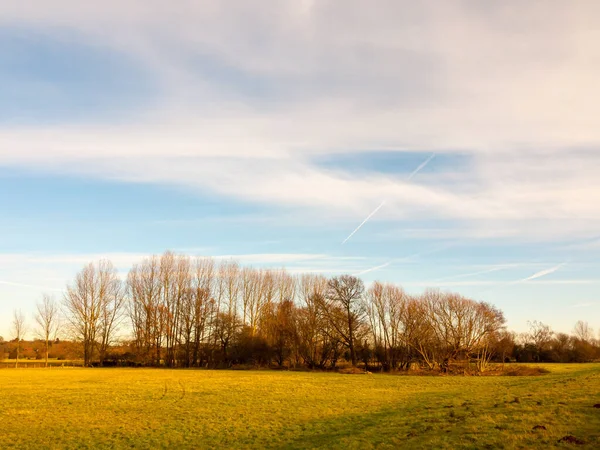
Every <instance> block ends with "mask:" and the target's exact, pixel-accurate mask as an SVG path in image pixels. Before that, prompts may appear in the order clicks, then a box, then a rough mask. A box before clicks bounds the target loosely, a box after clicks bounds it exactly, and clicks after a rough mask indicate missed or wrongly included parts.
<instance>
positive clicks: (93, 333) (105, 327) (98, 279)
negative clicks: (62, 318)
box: [64, 260, 126, 365]
mask: <svg viewBox="0 0 600 450" xmlns="http://www.w3.org/2000/svg"><path fill="white" fill-rule="evenodd" d="M125 299H126V296H125V291H124V289H123V285H122V282H121V280H120V279H119V277H118V275H117V271H116V270H115V268H114V267H113V265H112V263H111V262H110V261H106V260H102V261H100V262H98V263H97V264H92V263H90V264H88V265H87V266H85V267H84V268H83V269H82V270H81V272H79V273H78V274H77V275H76V277H75V281H74V282H73V284H71V285H70V286H68V287H67V293H66V294H65V298H64V307H65V315H66V319H67V321H68V323H69V325H70V328H71V333H72V334H73V336H74V337H75V338H76V339H77V340H79V341H81V342H82V344H83V359H84V364H85V365H89V364H90V363H91V362H92V359H93V358H94V357H95V356H96V353H97V357H98V359H99V361H100V364H102V362H103V360H104V358H105V357H106V351H107V349H108V347H109V345H110V344H111V342H112V340H113V339H114V337H115V332H116V329H117V327H118V325H119V323H120V321H121V318H122V313H123V307H124V305H125Z"/></svg>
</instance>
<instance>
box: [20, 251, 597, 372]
mask: <svg viewBox="0 0 600 450" xmlns="http://www.w3.org/2000/svg"><path fill="white" fill-rule="evenodd" d="M35 318H36V323H37V330H38V331H39V337H40V338H41V340H42V342H44V343H45V355H46V361H47V359H48V348H49V346H50V345H51V342H52V338H53V336H55V335H56V333H57V332H58V330H59V327H60V329H61V330H62V332H63V334H67V335H69V336H70V337H71V338H72V339H74V340H75V341H77V342H79V343H80V346H81V356H82V357H83V361H84V364H85V365H92V364H99V365H106V364H108V363H110V364H114V363H115V362H118V363H121V364H123V363H126V364H133V365H141V366H166V367H209V368H226V367H232V366H233V365H248V366H266V367H269V366H274V367H279V368H283V367H287V368H290V367H296V368H298V367H306V368H309V369H329V368H336V367H337V366H339V364H340V363H342V362H344V363H348V364H351V365H352V366H357V365H361V366H362V365H364V367H365V368H372V369H377V370H383V371H392V370H402V369H408V368H414V367H419V368H427V369H431V370H440V371H448V370H450V367H451V365H452V364H454V363H456V361H462V362H467V363H469V364H472V365H473V367H474V368H476V370H478V371H480V372H483V371H485V370H486V369H487V368H488V366H489V364H490V362H492V361H504V360H508V359H511V358H513V359H521V360H533V361H544V360H547V359H549V358H555V359H560V360H561V361H562V360H565V361H567V360H568V361H571V360H591V359H594V358H598V357H600V346H599V343H598V341H596V340H594V338H593V332H592V330H591V329H590V328H589V327H588V326H587V324H585V323H583V322H581V323H578V324H577V327H576V330H577V331H576V333H575V335H574V336H567V335H565V336H566V338H565V336H562V335H555V334H554V333H552V331H551V330H550V329H549V328H548V327H547V326H545V325H543V324H540V323H538V322H534V323H532V324H531V325H532V326H531V332H530V333H527V334H523V335H520V336H518V335H516V334H514V333H510V332H509V331H507V330H506V328H505V318H504V315H503V313H502V311H500V310H499V309H497V308H495V307H494V306H492V305H490V304H488V303H485V302H480V301H475V300H472V299H469V298H466V297H463V296H461V295H459V294H456V293H451V292H442V291H439V290H433V289H429V290H426V291H425V292H423V293H422V294H420V295H409V294H408V293H406V292H405V291H404V290H403V289H402V288H401V287H399V286H397V285H394V284H390V283H381V282H374V283H373V284H372V285H371V286H370V287H369V288H368V289H365V286H364V284H363V282H362V280H361V279H360V278H358V277H355V276H351V275H342V276H337V277H332V278H326V277H324V276H322V275H316V274H301V275H297V276H293V275H291V274H289V273H288V272H286V271H285V270H271V269H256V268H252V267H242V266H240V265H239V264H238V263H237V262H235V261H216V260H214V259H211V258H190V257H187V256H183V255H176V254H174V253H171V252H166V253H164V254H163V255H161V256H152V257H149V258H146V259H144V260H143V261H141V262H140V263H138V264H136V265H134V266H133V267H132V268H131V270H130V271H129V273H128V275H127V277H126V279H125V280H123V279H121V278H120V277H119V275H118V273H117V270H116V269H115V267H114V266H113V265H112V263H111V262H110V261H107V260H103V261H99V262H97V263H90V264H88V265H86V266H85V267H84V268H83V269H82V270H81V271H80V272H79V273H78V274H77V275H76V276H75V278H74V280H73V281H72V283H70V284H69V285H68V286H67V289H66V293H65V295H64V297H63V298H62V299H61V301H60V303H57V302H55V301H54V300H53V299H51V298H50V297H49V296H44V298H43V300H42V301H41V302H40V303H39V304H38V307H37V311H36V314H35ZM24 322H25V319H24V316H23V314H22V313H21V312H19V311H15V314H14V317H13V336H14V337H15V340H16V342H17V359H18V352H19V343H20V341H21V340H22V339H23V335H24V332H25V323H24ZM124 332H126V333H127V334H128V335H129V337H128V338H127V339H125V340H123V339H122V338H121V334H122V333H124ZM556 342H560V346H561V347H560V349H559V348H558V347H557V345H556ZM117 344H119V348H121V349H123V348H126V351H124V352H123V351H121V352H120V353H119V354H118V355H117V354H116V353H115V352H114V349H115V346H116V345H117ZM557 355H558V356H557Z"/></svg>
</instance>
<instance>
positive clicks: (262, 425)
mask: <svg viewBox="0 0 600 450" xmlns="http://www.w3.org/2000/svg"><path fill="white" fill-rule="evenodd" d="M544 367H546V368H548V369H549V370H550V371H551V373H550V374H548V375H544V376H539V377H417V376H392V375H341V374H332V373H300V372H274V371H204V370H165V369H80V368H52V369H31V368H30V369H17V370H15V369H2V370H0V419H1V422H0V423H2V447H4V448H166V447H170V448H315V447H319V448H344V449H347V448H361V449H363V448H375V447H377V448H473V449H475V448H547V447H549V446H550V447H553V446H558V447H568V446H569V445H572V444H563V443H560V444H559V443H558V442H557V441H558V440H559V439H560V438H561V437H563V436H565V435H574V436H576V437H578V438H580V439H582V440H584V441H585V442H586V443H587V445H584V446H581V447H580V448H586V447H587V448H600V409H596V408H593V405H594V404H596V403H600V364H588V365H544ZM536 425H543V426H544V427H546V430H545V431H543V430H542V431H534V430H532V428H533V427H534V426H536Z"/></svg>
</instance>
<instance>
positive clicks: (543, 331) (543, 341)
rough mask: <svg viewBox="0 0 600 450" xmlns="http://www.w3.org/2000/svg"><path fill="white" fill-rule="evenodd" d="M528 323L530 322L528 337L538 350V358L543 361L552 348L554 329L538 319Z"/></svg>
mask: <svg viewBox="0 0 600 450" xmlns="http://www.w3.org/2000/svg"><path fill="white" fill-rule="evenodd" d="M527 323H528V324H529V333H527V335H526V338H527V339H528V341H529V343H531V344H532V345H533V346H534V347H535V349H536V351H537V355H536V360H537V361H541V360H542V359H544V354H545V352H546V351H547V350H549V348H550V344H551V342H552V337H553V336H554V331H552V329H551V328H550V327H549V326H548V325H545V324H543V323H542V322H538V321H537V320H534V321H533V322H527Z"/></svg>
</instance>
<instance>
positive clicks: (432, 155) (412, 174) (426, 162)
mask: <svg viewBox="0 0 600 450" xmlns="http://www.w3.org/2000/svg"><path fill="white" fill-rule="evenodd" d="M433 158H435V153H432V154H431V156H430V157H429V158H427V159H426V160H425V161H423V162H422V163H421V165H420V166H419V167H417V168H416V169H415V170H413V172H412V173H411V174H410V175H409V176H408V178H407V179H406V180H407V181H410V180H412V179H413V177H414V176H415V175H416V174H418V173H419V172H420V171H421V170H423V168H424V167H425V166H426V165H427V164H429V162H430V161H431V160H432V159H433Z"/></svg>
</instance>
